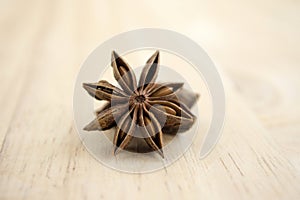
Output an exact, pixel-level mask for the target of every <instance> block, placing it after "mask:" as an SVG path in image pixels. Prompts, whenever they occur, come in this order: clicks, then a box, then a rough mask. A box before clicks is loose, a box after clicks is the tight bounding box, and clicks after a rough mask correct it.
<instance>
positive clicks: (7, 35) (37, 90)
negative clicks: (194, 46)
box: [0, 0, 300, 200]
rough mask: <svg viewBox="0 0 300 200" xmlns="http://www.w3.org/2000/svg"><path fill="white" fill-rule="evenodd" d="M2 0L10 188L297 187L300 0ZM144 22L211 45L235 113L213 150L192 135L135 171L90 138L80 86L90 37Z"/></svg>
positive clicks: (262, 191)
mask: <svg viewBox="0 0 300 200" xmlns="http://www.w3.org/2000/svg"><path fill="white" fill-rule="evenodd" d="M0 5H1V6H0V13H1V17H0V27H1V29H0V44H1V45H0V64H1V67H0V79H1V84H0V94H1V97H0V105H1V112H0V199H1V200H2V199H9V200H11V199H72V200H74V199H141V198H143V199H156V198H158V199H159V198H163V199H183V198H189V199H200V198H202V199H299V198H300V158H299V157H300V156H299V153H300V148H299V146H300V125H299V124H300V115H299V113H300V106H299V100H300V94H299V89H300V79H299V74H300V68H299V64H300V57H299V53H300V48H299V46H300V39H299V35H300V21H299V17H300V15H299V13H300V12H299V11H300V4H299V2H297V1H264V2H261V1H219V2H214V3H210V2H209V1H206V2H202V3H201V2H198V1H182V2H177V1H164V2H162V1H143V2H139V3H136V2H135V1H132V0H130V1H126V2H125V1H124V2H123V1H122V2H119V1H71V0H63V1H58V0H54V1H38V0H28V1H16V0H12V1H1V2H0ZM132 5H134V6H132ZM140 27H162V28H168V29H172V30H175V31H178V32H181V33H183V34H186V35H188V36H190V37H191V38H192V39H194V40H195V41H197V42H198V43H199V44H201V45H202V46H203V47H204V48H205V49H206V51H207V52H208V54H209V55H210V56H211V57H212V59H213V60H214V61H215V62H216V64H217V65H218V67H219V69H220V71H221V74H222V77H223V78H224V83H225V87H226V94H227V119H226V125H225V127H224V133H223V136H222V138H221V140H220V142H219V144H218V145H217V147H216V148H215V150H214V151H213V152H212V153H211V154H210V156H209V157H207V158H206V159H204V160H199V158H198V156H199V149H198V148H196V147H198V146H199V145H197V144H194V145H193V146H192V147H191V148H190V149H189V151H188V152H187V153H185V155H184V156H183V157H182V158H180V159H179V160H178V161H177V162H175V163H174V164H173V165H171V166H169V167H167V168H165V169H163V170H160V171H157V172H154V173H148V174H137V175H132V174H126V173H121V172H118V171H115V170H112V169H109V168H107V167H105V166H103V165H101V164H100V163H98V162H97V161H96V160H95V159H94V158H92V157H91V156H90V154H89V153H88V152H87V151H86V150H85V148H84V147H83V145H82V144H81V142H80V140H79V137H78V136H77V134H76V132H75V130H74V125H73V116H72V93H73V84H74V81H75V78H76V74H77V73H78V70H79V68H80V64H81V62H82V61H83V60H84V59H85V58H86V56H87V55H88V53H89V52H90V51H91V50H92V49H93V48H95V47H96V46H97V45H98V44H99V43H101V42H102V41H104V40H105V39H107V38H109V37H110V36H111V35H114V34H117V33H119V32H123V31H127V30H130V29H133V28H140ZM195 143H197V141H195Z"/></svg>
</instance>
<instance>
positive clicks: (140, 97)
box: [134, 95, 146, 103]
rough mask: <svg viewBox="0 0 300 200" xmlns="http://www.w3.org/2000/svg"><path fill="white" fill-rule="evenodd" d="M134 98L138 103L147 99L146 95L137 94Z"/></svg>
mask: <svg viewBox="0 0 300 200" xmlns="http://www.w3.org/2000/svg"><path fill="white" fill-rule="evenodd" d="M134 100H135V101H136V102H137V103H143V102H144V101H145V100H146V97H145V96H144V95H137V96H136V97H135V98H134Z"/></svg>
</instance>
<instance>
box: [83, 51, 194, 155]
mask: <svg viewBox="0 0 300 200" xmlns="http://www.w3.org/2000/svg"><path fill="white" fill-rule="evenodd" d="M111 59H112V63H111V66H112V68H113V74H114V77H115V79H116V80H117V81H118V83H119V85H120V86H121V88H122V89H119V88H117V87H115V86H113V85H112V84H110V83H109V82H107V81H105V80H100V81H99V82H98V83H84V84H83V87H84V89H86V91H87V92H88V93H89V94H90V95H91V96H92V97H94V98H96V99H97V100H104V101H107V104H106V105H105V106H104V107H103V108H101V109H100V110H98V111H97V112H96V115H97V117H96V118H95V119H94V120H93V121H92V122H90V123H89V124H88V125H87V126H86V127H85V128H84V130H87V131H94V130H108V129H111V128H113V127H116V132H115V135H114V139H113V143H114V145H115V150H114V153H115V154H116V153H117V152H118V151H119V150H120V149H124V148H126V147H127V146H128V144H129V143H130V141H131V140H132V138H134V137H137V138H143V139H144V140H145V141H146V143H147V144H148V145H149V146H150V148H151V149H152V150H154V151H157V152H158V153H159V154H160V155H161V156H162V157H164V154H163V150H162V147H163V133H169V134H176V133H177V132H183V131H186V130H188V129H189V128H190V127H191V126H192V125H193V123H194V121H195V119H196V117H195V116H194V115H193V114H192V113H191V112H190V110H189V108H191V107H192V106H193V104H194V103H195V102H196V100H197V98H198V95H197V94H195V93H193V92H190V91H187V90H185V89H183V88H182V86H183V83H155V81H156V78H157V75H158V69H159V51H156V52H155V53H154V54H153V55H152V56H151V57H150V58H149V60H148V61H147V63H146V65H145V67H144V68H143V70H142V73H141V76H140V79H139V82H138V83H137V81H136V77H135V73H134V72H133V70H132V68H131V67H130V66H129V65H128V64H127V63H126V62H125V61H124V59H122V58H121V57H120V56H119V55H118V54H117V53H116V52H115V51H113V52H112V58H111Z"/></svg>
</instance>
